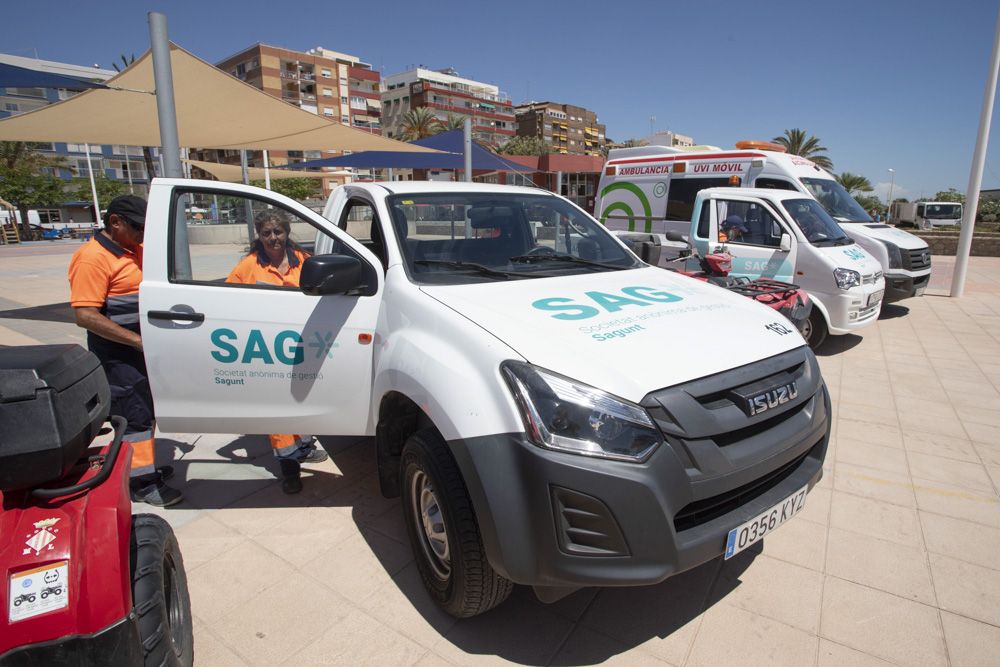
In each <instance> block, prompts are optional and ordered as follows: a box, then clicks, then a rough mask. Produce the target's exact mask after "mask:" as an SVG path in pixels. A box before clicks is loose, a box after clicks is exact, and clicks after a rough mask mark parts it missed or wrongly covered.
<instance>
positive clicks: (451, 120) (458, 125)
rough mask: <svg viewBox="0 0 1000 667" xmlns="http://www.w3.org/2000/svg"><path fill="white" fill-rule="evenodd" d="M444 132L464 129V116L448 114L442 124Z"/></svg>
mask: <svg viewBox="0 0 1000 667" xmlns="http://www.w3.org/2000/svg"><path fill="white" fill-rule="evenodd" d="M442 125H443V126H444V129H445V130H461V129H462V128H464V127H465V116H459V115H458V114H456V113H450V114H448V120H446V121H445V122H444V123H442Z"/></svg>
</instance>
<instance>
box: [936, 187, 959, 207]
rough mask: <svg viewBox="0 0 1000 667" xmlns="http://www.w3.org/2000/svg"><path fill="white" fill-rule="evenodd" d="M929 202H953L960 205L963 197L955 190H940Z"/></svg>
mask: <svg viewBox="0 0 1000 667" xmlns="http://www.w3.org/2000/svg"><path fill="white" fill-rule="evenodd" d="M929 201H954V202H958V203H960V204H962V203H964V202H965V195H964V194H962V193H961V192H959V191H958V190H956V189H955V188H948V189H947V190H942V191H941V192H938V193H937V194H935V195H934V199H931V200H929Z"/></svg>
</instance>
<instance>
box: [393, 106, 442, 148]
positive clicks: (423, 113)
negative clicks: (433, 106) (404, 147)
mask: <svg viewBox="0 0 1000 667" xmlns="http://www.w3.org/2000/svg"><path fill="white" fill-rule="evenodd" d="M443 128H444V126H443V125H441V121H440V120H438V118H437V116H435V115H434V112H433V111H431V110H430V109H428V108H427V107H417V108H416V109H410V110H409V111H407V112H406V113H405V114H403V122H402V126H401V128H400V130H401V131H400V134H399V138H400V139H401V140H403V141H416V140H417V139H423V138H424V137H430V136H433V135H435V134H437V133H438V132H440V131H441V130H442V129H443Z"/></svg>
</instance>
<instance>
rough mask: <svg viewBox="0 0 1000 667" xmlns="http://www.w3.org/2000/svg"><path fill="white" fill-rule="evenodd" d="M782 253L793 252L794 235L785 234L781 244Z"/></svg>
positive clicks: (782, 236)
mask: <svg viewBox="0 0 1000 667" xmlns="http://www.w3.org/2000/svg"><path fill="white" fill-rule="evenodd" d="M779 248H780V249H781V252H791V251H792V235H791V234H789V233H788V232H785V233H784V234H782V235H781V243H780V245H779Z"/></svg>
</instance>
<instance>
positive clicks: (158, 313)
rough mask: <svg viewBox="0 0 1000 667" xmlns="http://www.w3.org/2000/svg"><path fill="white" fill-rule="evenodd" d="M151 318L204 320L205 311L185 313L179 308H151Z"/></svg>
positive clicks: (149, 315)
mask: <svg viewBox="0 0 1000 667" xmlns="http://www.w3.org/2000/svg"><path fill="white" fill-rule="evenodd" d="M147 317H149V319H151V320H174V321H180V322H204V321H205V313H184V312H181V311H177V310H151V311H149V313H147Z"/></svg>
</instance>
